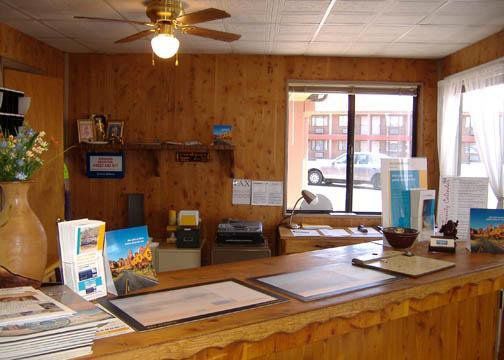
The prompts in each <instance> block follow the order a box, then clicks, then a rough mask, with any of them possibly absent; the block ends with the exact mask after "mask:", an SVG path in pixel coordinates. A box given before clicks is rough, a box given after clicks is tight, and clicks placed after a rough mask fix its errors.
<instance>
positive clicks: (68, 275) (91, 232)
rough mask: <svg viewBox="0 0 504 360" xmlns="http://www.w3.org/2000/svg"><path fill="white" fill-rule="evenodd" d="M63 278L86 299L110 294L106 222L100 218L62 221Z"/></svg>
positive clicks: (59, 226) (60, 232) (60, 225)
mask: <svg viewBox="0 0 504 360" xmlns="http://www.w3.org/2000/svg"><path fill="white" fill-rule="evenodd" d="M58 230H59V243H60V253H61V262H62V265H63V281H64V283H65V285H67V286H68V287H69V288H70V289H72V290H73V291H75V292H76V293H77V294H79V295H80V296H82V297H83V298H84V299H86V300H94V299H97V298H100V297H102V296H106V295H107V286H106V284H105V270H104V264H103V245H104V240H105V223H104V222H103V221H98V220H88V219H81V220H74V221H64V222H60V223H59V224H58Z"/></svg>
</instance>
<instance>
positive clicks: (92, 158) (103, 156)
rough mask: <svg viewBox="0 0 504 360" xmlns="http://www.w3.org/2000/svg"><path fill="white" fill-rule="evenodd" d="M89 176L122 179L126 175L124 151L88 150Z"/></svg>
mask: <svg viewBox="0 0 504 360" xmlns="http://www.w3.org/2000/svg"><path fill="white" fill-rule="evenodd" d="M86 175H87V177H88V178H94V179H96V178H98V179H122V178H123V177H124V153H123V152H88V153H87V155H86Z"/></svg>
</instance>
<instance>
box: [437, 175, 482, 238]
mask: <svg viewBox="0 0 504 360" xmlns="http://www.w3.org/2000/svg"><path fill="white" fill-rule="evenodd" d="M487 203H488V178H480V177H457V176H451V177H444V176H443V177H441V179H440V180H439V196H438V209H437V212H438V213H437V224H438V227H439V228H441V226H443V225H444V224H446V223H447V222H448V220H452V221H458V226H457V230H458V232H457V237H458V238H459V239H460V240H461V241H465V242H466V246H467V248H470V237H469V227H470V226H469V212H470V209H471V208H481V209H483V208H486V207H487Z"/></svg>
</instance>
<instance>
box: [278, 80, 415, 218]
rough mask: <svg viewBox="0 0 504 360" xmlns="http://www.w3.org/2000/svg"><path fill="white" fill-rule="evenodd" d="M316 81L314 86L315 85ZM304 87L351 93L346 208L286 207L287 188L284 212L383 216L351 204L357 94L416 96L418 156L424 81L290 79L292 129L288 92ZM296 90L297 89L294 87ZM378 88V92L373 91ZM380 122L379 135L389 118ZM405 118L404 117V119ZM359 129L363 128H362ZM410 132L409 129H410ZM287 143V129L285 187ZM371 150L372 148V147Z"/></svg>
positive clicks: (371, 119)
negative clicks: (328, 209) (327, 209)
mask: <svg viewBox="0 0 504 360" xmlns="http://www.w3.org/2000/svg"><path fill="white" fill-rule="evenodd" d="M314 84H315V85H314ZM303 87H305V89H306V90H304V91H303V90H298V91H299V92H313V93H317V92H319V93H331V92H333V93H345V92H344V91H342V90H340V89H344V88H347V89H349V90H350V91H349V92H347V95H348V114H347V121H348V125H347V133H346V135H347V139H346V142H347V159H346V163H347V169H346V170H347V173H346V182H345V185H346V186H345V192H346V200H345V211H343V212H341V211H321V210H301V209H299V208H297V209H287V192H286V191H284V214H286V215H288V214H291V213H292V212H293V211H294V210H296V212H297V213H307V214H310V213H311V214H336V215H337V214H342V215H343V216H345V217H347V216H348V214H350V215H351V216H357V217H360V216H381V214H382V213H381V212H371V211H368V212H356V211H353V209H352V205H353V187H354V179H353V169H354V165H355V164H354V153H355V151H354V149H355V145H356V144H355V134H356V128H355V127H356V115H357V113H356V109H355V95H356V93H362V94H383V95H385V94H389V95H411V96H413V105H412V109H411V114H412V117H411V157H416V156H417V148H418V146H417V144H418V139H417V135H418V124H419V116H420V114H419V102H420V97H421V96H422V94H423V91H422V84H421V83H404V82H402V83H400V82H397V83H396V82H393V83H389V82H372V81H368V82H331V81H317V82H315V83H314V82H312V81H300V80H288V81H287V86H286V95H287V96H286V99H287V104H286V129H289V108H290V107H289V94H290V92H291V91H293V90H294V88H303ZM405 87H407V88H410V89H412V88H414V93H413V92H411V90H410V92H409V93H408V91H404V92H403V89H404V88H405ZM355 90H361V91H355ZM294 91H295V90H294ZM373 91H376V92H373ZM394 91H397V93H394ZM379 120H380V121H379V124H380V127H379V129H380V133H379V134H378V135H381V133H382V131H381V125H382V121H385V123H386V121H387V119H386V118H383V117H380V119H379ZM403 121H404V119H403ZM373 123H374V121H373V116H370V117H369V133H370V134H373V135H376V134H374V133H373ZM338 125H339V119H338ZM359 131H360V129H359ZM408 135H409V132H408ZM288 142H289V132H288V131H286V132H285V184H284V189H286V188H287V181H288V179H287V177H288V166H289V164H288V163H289V157H288V148H287V146H288ZM369 147H370V149H372V144H371V142H370V144H369ZM370 151H371V150H370Z"/></svg>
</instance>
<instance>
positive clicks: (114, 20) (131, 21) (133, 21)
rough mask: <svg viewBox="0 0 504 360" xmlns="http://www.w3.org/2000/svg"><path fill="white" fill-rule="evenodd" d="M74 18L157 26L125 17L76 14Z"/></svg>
mask: <svg viewBox="0 0 504 360" xmlns="http://www.w3.org/2000/svg"><path fill="white" fill-rule="evenodd" d="M74 19H80V20H94V21H108V22H119V23H128V24H137V25H146V26H155V24H152V23H148V22H142V21H135V20H123V19H106V18H99V17H89V16H74Z"/></svg>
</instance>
